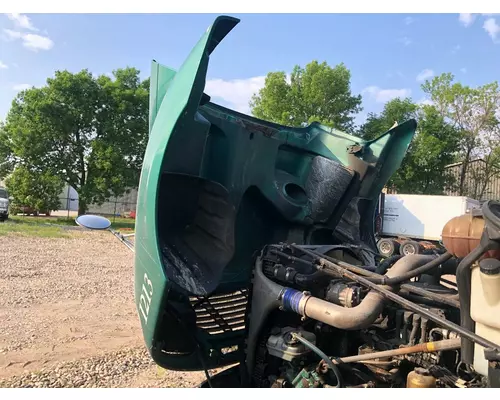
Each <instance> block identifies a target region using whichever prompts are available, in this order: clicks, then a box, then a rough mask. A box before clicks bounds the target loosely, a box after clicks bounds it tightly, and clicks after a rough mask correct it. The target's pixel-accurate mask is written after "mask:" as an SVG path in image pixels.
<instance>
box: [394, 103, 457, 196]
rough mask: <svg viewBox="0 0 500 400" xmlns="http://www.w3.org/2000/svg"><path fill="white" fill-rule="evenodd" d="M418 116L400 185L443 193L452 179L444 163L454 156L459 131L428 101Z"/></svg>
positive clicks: (418, 192) (449, 161)
mask: <svg viewBox="0 0 500 400" xmlns="http://www.w3.org/2000/svg"><path fill="white" fill-rule="evenodd" d="M417 120H418V128H417V133H416V135H415V139H414V141H413V143H412V145H411V153H410V159H409V162H408V164H407V165H406V171H407V178H408V179H407V181H406V182H405V184H404V185H403V187H404V188H405V190H406V192H407V193H416V194H437V195H439V194H443V193H444V190H446V189H449V188H452V186H453V185H454V183H455V181H454V179H453V177H452V176H451V175H450V174H448V173H447V172H446V166H447V165H449V164H451V163H453V162H454V160H455V158H456V153H457V145H458V142H459V140H460V132H459V131H458V130H457V129H456V128H455V127H453V126H452V125H451V124H449V123H447V122H446V121H445V119H444V118H443V116H442V115H441V114H440V113H439V111H438V110H437V109H436V107H434V106H431V105H424V106H422V108H421V109H420V110H419V113H418V117H417Z"/></svg>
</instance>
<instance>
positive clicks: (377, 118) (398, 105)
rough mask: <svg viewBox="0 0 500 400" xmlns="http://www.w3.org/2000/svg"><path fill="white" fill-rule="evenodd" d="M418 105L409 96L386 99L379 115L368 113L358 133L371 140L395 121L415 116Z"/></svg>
mask: <svg viewBox="0 0 500 400" xmlns="http://www.w3.org/2000/svg"><path fill="white" fill-rule="evenodd" d="M417 110H418V106H417V105H416V104H415V103H413V101H412V100H411V99H410V98H405V99H400V98H396V99H393V100H391V101H388V102H387V103H386V104H385V106H384V109H383V111H382V112H381V113H380V115H377V114H376V113H369V114H368V117H367V119H366V122H365V123H364V124H363V125H361V127H360V130H359V133H358V134H359V135H360V136H361V137H362V138H363V139H365V140H372V139H375V138H377V137H378V136H380V135H381V134H383V133H385V132H387V131H388V130H389V129H391V127H392V126H393V125H394V123H395V122H397V123H399V124H401V123H403V122H405V121H407V120H409V119H412V118H417Z"/></svg>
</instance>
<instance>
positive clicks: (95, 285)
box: [0, 231, 204, 387]
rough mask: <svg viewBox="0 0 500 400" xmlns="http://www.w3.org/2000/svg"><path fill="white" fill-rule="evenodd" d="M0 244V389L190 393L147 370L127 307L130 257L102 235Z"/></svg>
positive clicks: (172, 378) (184, 376) (177, 378)
mask: <svg viewBox="0 0 500 400" xmlns="http://www.w3.org/2000/svg"><path fill="white" fill-rule="evenodd" d="M68 235H69V237H67V238H37V237H20V236H12V235H10V236H9V235H8V236H0V321H1V329H0V387H2V386H10V387H19V386H35V387H40V386H41V387H75V386H76V387H95V386H104V387H179V386H183V387H193V386H196V385H197V384H199V383H200V382H201V381H202V380H203V379H204V374H203V373H175V372H170V371H164V370H161V369H160V368H158V367H157V366H155V365H154V364H153V363H152V362H151V360H150V358H149V355H148V354H147V352H146V349H145V347H144V344H143V341H142V333H141V330H140V325H139V319H138V317H137V313H136V310H135V306H134V301H133V254H132V253H131V252H129V251H128V250H127V248H126V247H125V246H123V244H121V243H120V242H119V241H118V240H117V239H116V238H115V237H113V235H111V234H110V233H108V232H90V231H83V232H80V231H76V232H75V231H71V232H69V233H68Z"/></svg>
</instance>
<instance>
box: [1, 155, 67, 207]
mask: <svg viewBox="0 0 500 400" xmlns="http://www.w3.org/2000/svg"><path fill="white" fill-rule="evenodd" d="M5 184H6V186H7V190H8V191H9V195H10V196H12V198H13V201H12V208H13V209H16V208H19V207H21V206H27V207H30V208H33V209H34V210H36V211H39V212H46V211H52V210H57V209H59V207H60V205H59V195H60V194H61V192H62V190H63V187H64V181H63V180H62V179H61V178H59V177H58V176H54V175H52V174H50V173H49V172H47V171H45V172H42V171H37V170H35V169H29V168H27V167H25V166H23V165H21V166H19V167H17V168H16V169H14V171H13V172H12V174H11V175H10V176H9V177H8V178H7V179H6V180H5Z"/></svg>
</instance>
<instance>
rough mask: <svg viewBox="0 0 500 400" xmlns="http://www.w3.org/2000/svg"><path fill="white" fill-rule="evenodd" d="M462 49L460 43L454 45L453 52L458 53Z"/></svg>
mask: <svg viewBox="0 0 500 400" xmlns="http://www.w3.org/2000/svg"><path fill="white" fill-rule="evenodd" d="M460 49H461V46H460V45H459V44H457V45H456V46H454V47H453V49H452V50H451V54H457V53H458V51H459V50H460Z"/></svg>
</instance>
